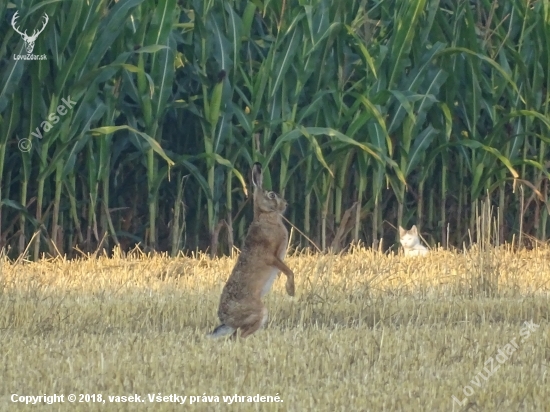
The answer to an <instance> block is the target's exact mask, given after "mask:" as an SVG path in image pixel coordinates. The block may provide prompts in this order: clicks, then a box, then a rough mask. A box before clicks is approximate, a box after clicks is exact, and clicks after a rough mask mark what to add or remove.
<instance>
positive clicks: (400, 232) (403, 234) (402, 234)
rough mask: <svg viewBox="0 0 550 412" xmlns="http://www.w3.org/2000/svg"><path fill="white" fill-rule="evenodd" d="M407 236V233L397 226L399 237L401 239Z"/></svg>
mask: <svg viewBox="0 0 550 412" xmlns="http://www.w3.org/2000/svg"><path fill="white" fill-rule="evenodd" d="M406 234H407V231H406V230H405V229H403V228H402V227H401V226H399V236H401V237H403V236H405V235H406Z"/></svg>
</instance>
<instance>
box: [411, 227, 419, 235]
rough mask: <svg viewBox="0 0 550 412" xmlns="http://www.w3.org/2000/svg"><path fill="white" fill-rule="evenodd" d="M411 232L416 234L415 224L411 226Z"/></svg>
mask: <svg viewBox="0 0 550 412" xmlns="http://www.w3.org/2000/svg"><path fill="white" fill-rule="evenodd" d="M411 233H412V234H413V235H414V236H416V235H418V230H417V229H416V225H413V227H411Z"/></svg>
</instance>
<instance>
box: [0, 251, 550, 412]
mask: <svg viewBox="0 0 550 412" xmlns="http://www.w3.org/2000/svg"><path fill="white" fill-rule="evenodd" d="M286 261H287V263H288V265H289V267H291V268H292V269H293V270H294V272H295V274H296V297H294V298H290V297H288V296H287V295H286V294H285V292H284V279H283V278H279V279H278V280H277V281H276V283H275V286H274V288H273V290H272V291H271V293H270V294H269V295H268V296H267V297H266V299H265V303H266V306H267V308H268V310H269V322H268V324H267V326H266V328H265V329H263V330H260V331H259V332H257V333H256V334H254V335H252V336H251V337H250V338H248V339H246V340H241V341H237V342H232V341H230V340H224V339H222V340H211V339H207V338H206V337H205V334H206V333H207V332H209V331H211V330H212V329H213V328H214V327H215V326H217V325H218V320H217V316H216V311H217V305H218V299H219V296H220V293H221V289H222V287H223V285H224V282H225V280H226V279H227V277H228V276H229V273H230V271H231V269H232V267H233V265H234V262H235V258H223V259H217V260H209V259H208V258H206V257H205V256H198V257H196V258H186V257H180V258H168V257H162V256H155V257H146V256H144V255H140V254H138V253H136V254H134V255H132V256H126V257H116V258H112V259H107V258H99V259H83V260H80V261H63V260H62V259H56V260H49V261H42V262H39V263H27V262H23V261H19V262H8V261H7V260H5V259H4V260H3V261H2V262H1V266H0V269H1V271H0V348H1V350H0V368H1V369H0V376H1V379H0V410H2V411H4V410H196V411H212V410H235V411H241V410H242V411H249V410H261V411H271V410H285V411H286V410H288V411H310V410H311V411H401V410H402V411H452V410H454V411H460V410H470V411H497V410H498V411H546V410H550V407H549V406H548V405H549V402H548V400H549V399H550V385H549V373H550V368H548V365H550V333H549V327H548V323H549V322H548V321H549V312H550V305H549V303H550V302H549V296H550V295H549V291H550V248H549V247H544V248H539V249H537V250H532V251H522V252H511V251H509V250H507V249H506V248H500V249H496V248H489V249H485V250H477V249H473V250H470V251H469V252H466V253H452V252H448V251H434V252H432V253H431V254H430V255H429V256H428V257H426V258H405V257H403V256H387V255H383V254H380V253H377V252H373V251H370V250H365V249H361V248H357V249H354V250H352V251H351V252H350V253H348V254H345V255H340V256H334V255H310V254H294V255H292V256H289V257H287V259H286ZM53 394H58V395H64V399H63V400H64V402H63V403H55V404H50V405H48V404H44V403H39V404H36V405H34V406H31V405H25V404H24V403H21V401H23V402H24V400H25V398H23V397H24V396H38V395H48V396H49V395H53ZM70 394H74V395H76V397H77V399H76V402H72V403H71V402H70V401H68V399H67V398H68V396H69V395H70ZM86 394H87V395H88V396H87V397H86V396H85V395H86ZM81 395H82V396H81ZM93 395H95V400H96V402H93V399H94V397H93ZM98 395H101V402H98V399H99V396H98ZM130 395H139V396H140V397H141V398H140V399H139V400H140V402H137V403H128V402H125V403H124V402H115V400H117V399H116V398H112V399H110V398H109V396H111V397H115V396H130ZM170 395H177V396H179V397H184V396H186V398H185V402H184V403H183V404H180V403H177V402H172V401H173V400H175V399H176V398H174V396H172V397H170ZM235 395H239V396H241V397H242V398H235ZM224 396H229V397H231V399H229V398H225V399H224ZM254 396H256V398H248V397H254ZM261 396H265V397H266V398H263V400H264V401H265V400H273V402H249V401H250V400H252V401H254V400H256V401H258V400H261V398H260V397H261ZM453 396H454V398H453ZM159 397H165V398H159ZM192 397H194V398H192ZM216 397H219V402H216ZM268 397H269V398H268ZM153 398H154V399H153ZM48 399H51V398H48ZM14 400H18V401H19V402H13V401H14ZM80 400H82V401H84V402H79V401H80ZM86 400H89V402H86ZM119 400H120V401H122V400H123V399H122V398H121V399H119ZM134 400H135V399H134ZM177 400H178V402H181V401H182V400H183V398H177ZM275 400H278V401H279V402H274V401H275ZM103 401H105V402H103ZM191 401H193V403H192V404H191ZM230 402H232V404H231V405H228V403H230ZM37 407H38V408H37Z"/></svg>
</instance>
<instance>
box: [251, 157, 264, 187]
mask: <svg viewBox="0 0 550 412" xmlns="http://www.w3.org/2000/svg"><path fill="white" fill-rule="evenodd" d="M262 182H263V176H262V165H261V164H260V163H258V162H256V163H254V166H252V184H253V185H254V187H256V188H258V189H261V188H262Z"/></svg>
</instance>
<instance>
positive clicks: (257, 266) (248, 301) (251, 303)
mask: <svg viewBox="0 0 550 412" xmlns="http://www.w3.org/2000/svg"><path fill="white" fill-rule="evenodd" d="M262 183H263V177H262V167H261V165H260V164H259V163H254V166H253V168H252V184H253V185H254V218H253V220H252V223H251V225H250V227H249V228H248V233H247V235H246V238H245V241H244V246H243V249H242V252H241V254H240V255H239V258H238V259H237V264H236V265H235V267H234V268H233V272H231V275H230V276H229V279H228V280H227V283H226V284H225V286H224V288H223V291H222V295H221V298H220V305H219V308H218V317H219V318H220V321H221V325H219V326H218V327H217V328H216V329H214V330H213V331H212V332H211V333H210V334H209V335H208V336H210V337H219V336H225V335H229V334H231V333H232V334H233V335H232V337H233V338H236V337H237V331H238V329H241V337H242V338H245V337H247V336H248V335H250V334H252V333H254V332H256V331H257V330H258V329H260V328H261V327H262V326H263V325H264V324H265V322H266V321H267V309H266V308H265V306H264V305H263V303H262V300H261V298H262V297H263V296H264V295H265V294H266V293H267V292H269V290H270V289H271V286H272V285H273V282H274V281H275V279H276V278H277V275H278V274H279V272H280V271H281V272H283V273H284V274H285V275H286V291H287V293H288V294H289V295H290V296H294V273H293V272H292V270H290V268H289V267H288V266H287V265H286V264H285V263H284V262H283V259H284V258H285V254H286V248H287V242H288V230H287V229H286V227H285V225H284V224H283V220H282V216H281V215H282V213H283V212H284V211H285V209H286V206H287V202H286V201H285V200H284V199H282V198H281V197H279V196H278V195H277V193H275V192H271V191H267V190H263V187H262Z"/></svg>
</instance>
